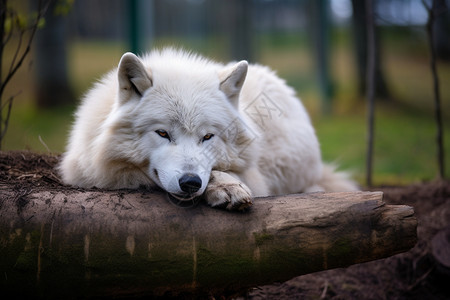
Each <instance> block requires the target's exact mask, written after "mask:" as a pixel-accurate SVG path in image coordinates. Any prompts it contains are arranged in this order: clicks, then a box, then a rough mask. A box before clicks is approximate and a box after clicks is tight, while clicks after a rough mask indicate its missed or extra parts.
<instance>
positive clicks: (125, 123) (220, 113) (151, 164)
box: [106, 53, 254, 200]
mask: <svg viewBox="0 0 450 300" xmlns="http://www.w3.org/2000/svg"><path fill="white" fill-rule="evenodd" d="M166 56H167V55H166ZM173 56H174V57H170V55H169V58H168V57H163V58H161V59H159V60H158V58H154V57H153V58H151V57H144V58H142V59H140V58H138V57H137V56H135V55H134V54H132V53H126V54H124V55H123V57H122V59H121V60H120V63H119V67H118V82H119V93H118V96H117V99H116V103H115V108H114V109H113V112H112V113H111V114H110V116H109V118H108V120H107V122H106V123H107V124H109V126H108V127H109V128H110V129H109V130H111V131H112V134H111V136H113V137H114V138H113V139H112V140H111V141H110V145H111V147H110V148H109V150H108V153H109V154H108V155H110V156H112V157H120V159H121V160H126V161H127V162H128V163H130V166H131V165H133V167H135V166H138V168H139V170H140V171H141V172H143V173H145V175H146V177H147V178H148V180H149V182H150V181H151V182H154V183H156V184H157V185H158V186H160V187H161V188H163V189H164V190H166V191H167V192H168V193H169V194H170V195H172V196H173V197H175V198H177V199H179V200H190V199H192V198H194V197H197V196H200V195H201V194H202V193H203V192H204V190H205V188H206V186H207V184H208V181H209V177H210V174H211V170H212V169H213V168H214V169H217V170H227V171H231V172H233V171H239V169H242V168H245V157H244V156H245V154H243V153H242V150H243V149H244V148H245V147H243V146H245V144H246V143H249V141H250V140H251V139H252V138H253V137H254V136H252V134H253V133H252V132H251V130H249V128H248V127H247V125H245V123H244V121H243V120H242V118H241V116H240V115H239V113H238V105H239V94H240V91H241V88H242V86H243V83H244V80H245V77H246V74H247V67H248V64H247V62H246V61H241V62H239V63H236V64H234V65H232V66H228V67H224V66H220V65H218V64H214V63H212V62H208V61H206V60H204V59H201V58H197V57H191V56H189V55H187V54H184V55H181V57H180V55H179V53H178V55H173Z"/></svg>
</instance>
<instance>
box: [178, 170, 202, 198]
mask: <svg viewBox="0 0 450 300" xmlns="http://www.w3.org/2000/svg"><path fill="white" fill-rule="evenodd" d="M178 183H179V184H180V188H181V190H182V191H183V192H186V193H188V194H193V193H195V192H196V191H198V190H199V189H200V188H201V187H202V180H201V179H200V177H198V175H195V174H192V173H186V174H184V175H183V176H181V178H180V179H179V180H178Z"/></svg>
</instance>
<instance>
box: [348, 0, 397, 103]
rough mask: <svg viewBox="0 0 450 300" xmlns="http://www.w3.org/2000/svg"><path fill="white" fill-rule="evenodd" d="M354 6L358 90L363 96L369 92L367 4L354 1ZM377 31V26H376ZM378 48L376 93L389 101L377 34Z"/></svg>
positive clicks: (359, 0)
mask: <svg viewBox="0 0 450 300" xmlns="http://www.w3.org/2000/svg"><path fill="white" fill-rule="evenodd" d="M352 6H353V20H352V21H353V36H354V41H355V49H356V51H355V52H356V67H357V72H358V81H359V82H358V90H359V93H360V95H361V96H363V95H365V94H366V92H367V84H368V83H367V81H366V80H367V76H366V74H367V55H368V54H367V53H368V49H367V20H368V17H367V3H366V1H361V0H352ZM375 29H376V26H375ZM375 39H376V40H377V42H376V45H377V46H376V47H377V49H375V50H376V51H375V53H376V55H377V57H376V60H377V62H378V63H377V65H376V66H375V78H376V86H375V91H376V94H377V96H379V97H381V98H382V99H387V98H388V97H389V89H388V87H387V84H386V80H385V79H384V74H383V71H382V66H381V65H382V64H381V57H380V51H379V49H380V46H379V45H380V43H379V42H378V37H377V34H376V32H375Z"/></svg>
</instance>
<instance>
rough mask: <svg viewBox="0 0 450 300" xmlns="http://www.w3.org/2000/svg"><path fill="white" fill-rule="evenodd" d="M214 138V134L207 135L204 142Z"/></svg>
mask: <svg viewBox="0 0 450 300" xmlns="http://www.w3.org/2000/svg"><path fill="white" fill-rule="evenodd" d="M213 136H214V134H212V133H208V134H206V135H205V136H204V137H203V139H202V142H204V141H207V140H210V139H211V138H212V137H213Z"/></svg>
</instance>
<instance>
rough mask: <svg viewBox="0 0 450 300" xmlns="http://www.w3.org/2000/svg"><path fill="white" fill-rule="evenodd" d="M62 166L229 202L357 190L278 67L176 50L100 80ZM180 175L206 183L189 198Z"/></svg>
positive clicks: (84, 183) (126, 59)
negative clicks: (322, 145)
mask: <svg viewBox="0 0 450 300" xmlns="http://www.w3.org/2000/svg"><path fill="white" fill-rule="evenodd" d="M164 132H165V133H167V134H168V135H166V136H165V137H164V135H165V134H164ZM209 137H210V138H209ZM208 138H209V139H208ZM59 168H60V171H61V174H62V177H63V180H64V182H65V183H67V184H71V185H75V186H80V187H92V186H96V187H99V188H111V189H117V188H137V187H139V186H154V185H158V186H160V187H161V188H163V189H164V190H166V191H167V192H169V194H172V195H174V196H176V197H178V198H180V199H190V198H192V197H196V196H199V195H202V194H204V195H205V197H206V199H207V201H208V202H209V203H210V204H211V205H223V204H225V205H227V207H228V208H236V207H244V206H247V205H249V204H250V203H251V198H252V196H266V195H276V194H288V193H297V192H312V191H344V190H355V189H356V185H355V184H354V183H353V182H352V181H351V180H349V179H348V178H347V177H346V176H345V175H343V174H342V173H336V172H334V170H333V169H331V168H330V167H328V166H324V164H323V163H322V160H321V155H320V149H319V143H318V141H317V138H316V135H315V132H314V129H313V127H312V125H311V122H310V119H309V117H308V114H307V112H306V110H305V108H304V107H303V105H302V103H301V102H300V100H299V99H298V98H296V96H295V93H294V91H293V90H292V89H291V88H290V87H288V86H287V85H286V84H285V82H284V81H283V80H281V79H280V78H279V77H277V76H276V75H275V74H274V72H272V71H271V70H270V69H268V68H267V67H263V66H259V65H249V66H248V64H247V63H246V62H245V61H242V62H239V63H232V64H229V65H222V64H219V63H215V62H212V61H209V60H206V59H204V58H201V57H199V56H196V55H192V54H188V53H186V52H183V51H178V50H174V49H165V50H162V51H153V52H151V53H150V54H148V55H146V56H144V57H142V58H138V57H136V56H134V55H133V54H131V53H127V54H125V55H124V56H123V57H122V59H121V61H120V63H119V67H118V68H117V69H116V70H113V71H112V72H110V73H109V74H107V75H106V76H105V77H104V78H103V79H102V80H101V81H100V82H98V83H97V84H95V86H94V87H93V89H92V90H90V91H89V92H88V93H87V95H86V96H85V97H84V100H83V102H82V104H81V106H80V107H79V109H78V111H77V112H76V120H75V124H74V125H73V128H72V132H71V135H70V140H69V144H68V147H67V152H66V153H65V154H64V156H63V160H62V162H61V164H60V167H59ZM184 174H191V175H192V174H193V175H195V177H196V178H199V179H200V180H199V181H198V183H199V182H200V181H201V186H199V187H197V188H198V190H196V191H193V192H190V193H189V195H187V194H186V192H185V191H183V190H182V188H181V187H180V185H181V183H180V178H181V177H182V176H183V175H184Z"/></svg>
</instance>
